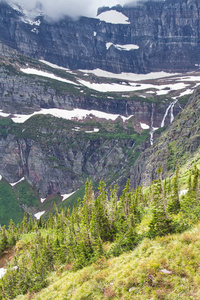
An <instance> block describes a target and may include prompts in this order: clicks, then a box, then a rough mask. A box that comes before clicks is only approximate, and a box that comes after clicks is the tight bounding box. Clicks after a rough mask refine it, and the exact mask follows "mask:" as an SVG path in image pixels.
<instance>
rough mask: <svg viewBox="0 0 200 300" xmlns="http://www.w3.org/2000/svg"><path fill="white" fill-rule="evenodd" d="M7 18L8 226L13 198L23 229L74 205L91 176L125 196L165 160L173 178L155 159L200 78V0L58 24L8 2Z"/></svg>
mask: <svg viewBox="0 0 200 300" xmlns="http://www.w3.org/2000/svg"><path fill="white" fill-rule="evenodd" d="M0 15H1V19H0V78H1V80H0V96H1V101H0V116H1V118H0V149H1V151H0V157H1V160H0V175H1V180H0V183H1V184H2V186H3V189H4V190H6V193H5V196H4V195H2V196H1V205H2V207H4V208H5V210H4V209H2V215H1V222H2V224H8V223H9V220H10V217H11V215H10V213H7V212H8V211H9V209H8V206H7V205H6V204H7V201H8V200H9V199H13V200H12V201H13V203H15V207H17V208H16V209H17V214H16V216H17V217H16V219H15V220H14V221H15V222H16V223H17V222H18V221H19V220H20V218H21V217H19V216H22V209H23V210H26V211H27V212H28V213H29V214H30V215H31V216H34V215H37V213H39V214H40V213H42V212H43V213H44V212H47V211H50V210H51V209H52V207H53V202H54V201H55V202H56V203H57V204H59V203H60V205H62V204H65V203H66V206H68V204H69V203H71V204H73V201H74V200H75V199H76V196H75V195H76V192H77V193H78V194H79V197H80V198H82V197H83V186H84V184H85V182H86V179H87V178H90V179H92V180H93V184H94V186H95V187H96V188H97V186H98V183H99V181H100V179H101V178H103V179H104V180H105V182H106V184H107V188H108V189H109V187H110V186H112V185H113V184H115V183H117V184H118V186H119V191H118V193H119V194H120V192H121V191H122V189H123V187H124V184H125V182H126V180H127V178H131V182H132V185H133V186H135V187H136V186H137V185H138V184H140V183H141V182H143V184H144V185H147V184H149V183H150V182H151V180H152V179H154V178H156V169H157V167H158V165H159V164H161V165H162V166H163V168H164V170H165V169H166V168H168V169H169V170H168V171H169V172H170V170H171V169H170V168H171V166H170V167H169V166H168V167H166V165H169V163H168V162H166V159H163V156H164V154H163V155H161V156H159V155H157V152H159V151H160V152H161V153H162V151H161V150H160V148H162V147H163V145H166V144H167V145H168V146H169V147H170V145H171V141H169V140H168V139H167V142H166V143H164V142H163V140H161V142H159V143H160V146H159V149H157V148H154V147H153V145H154V144H155V142H156V139H157V138H158V137H159V136H160V135H161V133H162V132H163V131H165V130H166V126H168V125H170V124H171V123H172V122H173V120H174V118H176V116H177V115H178V116H179V113H180V112H181V111H182V110H183V109H184V107H185V105H186V103H187V101H188V98H189V96H190V95H191V94H192V93H193V92H194V91H195V89H196V87H197V86H198V85H199V82H200V72H199V67H198V55H197V53H198V43H199V41H198V39H197V36H198V34H199V29H198V28H199V27H198V17H197V16H198V2H196V1H192V2H191V1H190V2H189V1H178V0H177V1H175V2H171V1H169V0H168V1H162V2H152V1H148V2H144V3H140V4H138V5H136V6H133V7H131V6H124V7H123V8H122V7H120V6H116V7H113V8H112V9H110V8H101V9H99V11H98V16H97V17H96V18H87V17H80V18H79V19H78V20H73V19H71V18H69V17H65V18H63V19H61V20H59V21H57V22H53V23H52V22H50V20H47V19H46V18H45V16H44V14H43V12H42V11H41V10H36V11H26V10H24V9H23V7H20V6H19V5H13V4H12V5H11V4H8V3H7V2H4V1H3V2H1V3H0ZM116 20H117V21H116ZM175 49H176V50H175ZM180 53H181V55H180ZM180 60H181V61H180ZM99 68H101V69H99ZM188 70H189V71H190V72H186V71H188ZM110 71H112V72H110ZM150 71H153V72H151V73H147V72H150ZM155 71H156V72H155ZM164 71H165V72H164ZM178 71H179V72H180V71H181V72H182V73H177V72H178ZM113 72H117V73H113ZM119 72H121V73H119ZM127 72H128V73H127ZM136 73H147V74H136ZM172 124H173V123H172ZM172 126H173V125H172ZM170 128H171V127H170ZM189 130H190V129H189ZM191 130H192V128H191ZM166 135H167V137H168V138H169V137H170V136H171V133H170V134H169V133H168V132H167V133H166ZM160 138H161V139H163V135H162V136H161V137H160ZM171 139H172V140H173V137H171ZM172 142H173V141H172ZM180 145H181V143H180ZM155 147H158V146H157V143H156V144H155ZM155 149H156V150H155ZM157 150H158V151H157ZM143 151H145V152H144V153H143ZM171 151H175V150H174V148H173V147H172V150H171ZM155 153H156V154H155ZM140 154H141V155H140ZM153 155H154V156H153ZM174 160H175V157H174ZM180 160H181V159H180ZM156 161H157V163H153V162H156ZM180 162H181V161H180ZM173 163H174V161H173V162H171V165H173ZM165 171H166V170H165ZM169 172H168V173H169ZM168 173H167V171H166V174H168ZM81 191H82V192H81ZM3 194H4V193H3ZM11 194H12V197H11V196H10V195H11ZM71 194H73V196H71V197H72V198H71V197H70V195H71ZM24 195H27V196H26V197H25V196H24ZM68 197H69V199H68V200H66V199H67V198H68ZM27 198H29V200H28V201H27ZM70 199H72V200H70ZM62 200H65V201H64V202H63V203H62ZM12 201H11V202H12ZM70 201H72V202H70ZM13 219H14V217H13Z"/></svg>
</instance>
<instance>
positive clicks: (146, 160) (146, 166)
mask: <svg viewBox="0 0 200 300" xmlns="http://www.w3.org/2000/svg"><path fill="white" fill-rule="evenodd" d="M199 145H200V88H198V89H197V90H196V92H195V93H194V94H193V96H191V98H190V101H189V103H188V105H187V107H186V108H185V109H184V110H183V111H182V112H181V113H180V114H179V115H178V116H177V117H176V120H175V121H174V122H173V123H172V124H171V125H170V126H169V128H168V129H167V130H166V131H165V132H164V133H163V134H162V135H161V136H160V137H159V138H158V139H157V141H156V143H155V145H154V147H150V148H148V149H146V150H145V151H144V153H142V154H141V155H140V156H139V158H138V159H137V161H136V162H135V164H134V165H133V167H132V169H131V173H132V175H131V182H132V183H133V184H134V185H135V186H137V185H138V184H140V183H141V182H142V183H143V185H144V186H148V185H149V184H150V183H151V181H152V180H154V179H156V178H157V177H158V174H157V172H156V171H157V169H158V167H159V166H161V167H162V168H163V171H164V175H167V174H168V175H169V174H170V172H171V171H174V170H175V168H176V166H177V165H183V164H184V163H186V162H187V160H188V159H191V158H192V157H195V155H197V154H198V155H199V153H200V147H199Z"/></svg>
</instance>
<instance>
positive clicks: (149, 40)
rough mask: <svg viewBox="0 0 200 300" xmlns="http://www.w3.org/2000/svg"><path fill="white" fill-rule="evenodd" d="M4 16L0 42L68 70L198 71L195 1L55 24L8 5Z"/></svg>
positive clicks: (1, 9) (148, 4)
mask: <svg viewBox="0 0 200 300" xmlns="http://www.w3.org/2000/svg"><path fill="white" fill-rule="evenodd" d="M105 10H106V11H105ZM0 14H1V20H0V41H1V42H3V43H5V44H6V45H8V46H10V47H12V48H15V49H17V50H19V51H20V52H22V53H23V54H26V55H28V56H31V57H34V58H37V59H45V60H47V61H50V62H52V63H55V64H57V65H60V66H64V67H67V68H70V69H95V68H101V69H104V70H109V71H112V72H116V73H119V72H134V73H147V72H155V71H158V70H163V71H171V72H174V71H176V72H177V71H178V72H185V71H191V70H198V69H199V64H200V58H199V50H200V49H199V47H200V46H199V31H200V27H199V1H196V0H167V1H145V2H141V3H139V5H134V6H133V7H131V6H125V7H123V8H122V7H120V6H117V7H115V8H111V9H109V8H107V9H103V10H99V15H98V16H97V17H96V18H87V17H81V18H79V19H78V20H73V19H71V18H69V17H66V18H63V19H62V20H60V21H58V22H56V23H55V22H54V23H51V22H48V21H47V20H46V19H45V18H44V16H43V14H42V12H41V11H36V12H35V13H33V12H29V13H28V12H27V11H25V10H23V8H21V7H20V6H19V5H12V6H10V5H9V4H7V3H6V2H1V5H0ZM116 20H117V21H116ZM131 45H132V46H131Z"/></svg>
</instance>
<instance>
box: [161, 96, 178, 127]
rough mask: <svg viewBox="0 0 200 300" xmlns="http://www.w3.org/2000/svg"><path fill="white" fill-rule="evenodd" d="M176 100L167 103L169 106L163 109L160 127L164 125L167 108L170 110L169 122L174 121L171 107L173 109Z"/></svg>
mask: <svg viewBox="0 0 200 300" xmlns="http://www.w3.org/2000/svg"><path fill="white" fill-rule="evenodd" d="M177 101H178V100H177V99H176V100H175V101H174V102H171V103H170V104H169V106H168V107H167V109H166V111H165V114H164V117H163V119H162V122H161V125H160V127H164V126H165V119H166V117H167V115H168V112H169V110H171V111H170V123H172V122H173V121H174V115H173V109H174V105H175V104H176V102H177Z"/></svg>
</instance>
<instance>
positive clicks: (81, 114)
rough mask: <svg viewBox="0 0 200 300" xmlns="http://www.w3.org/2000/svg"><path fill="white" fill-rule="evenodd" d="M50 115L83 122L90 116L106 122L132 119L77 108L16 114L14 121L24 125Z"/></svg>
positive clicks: (50, 109)
mask: <svg viewBox="0 0 200 300" xmlns="http://www.w3.org/2000/svg"><path fill="white" fill-rule="evenodd" d="M49 114H50V115H52V116H54V117H57V118H63V119H66V120H73V119H77V120H82V119H84V118H86V117H88V116H91V117H92V116H94V117H97V118H99V119H106V120H113V121H114V120H116V119H117V118H118V117H121V118H122V120H123V121H126V120H128V119H129V118H131V117H132V115H131V116H129V117H124V116H122V115H117V114H109V113H105V112H102V111H98V110H86V109H78V108H76V109H74V110H65V109H58V108H49V109H45V108H44V109H41V110H40V111H37V112H34V113H33V114H30V115H20V114H16V115H14V117H13V118H12V120H13V122H15V123H24V122H25V121H27V120H28V119H29V118H31V117H32V116H35V115H49Z"/></svg>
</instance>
